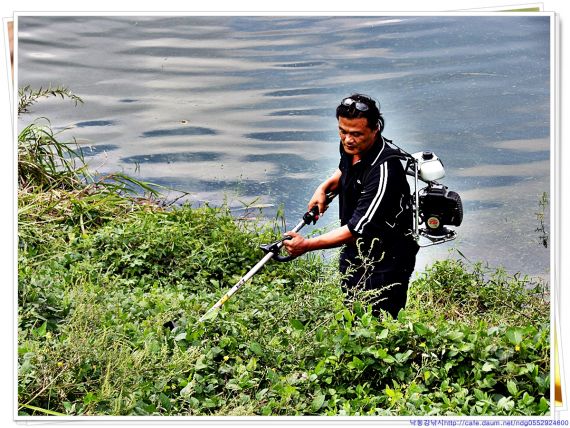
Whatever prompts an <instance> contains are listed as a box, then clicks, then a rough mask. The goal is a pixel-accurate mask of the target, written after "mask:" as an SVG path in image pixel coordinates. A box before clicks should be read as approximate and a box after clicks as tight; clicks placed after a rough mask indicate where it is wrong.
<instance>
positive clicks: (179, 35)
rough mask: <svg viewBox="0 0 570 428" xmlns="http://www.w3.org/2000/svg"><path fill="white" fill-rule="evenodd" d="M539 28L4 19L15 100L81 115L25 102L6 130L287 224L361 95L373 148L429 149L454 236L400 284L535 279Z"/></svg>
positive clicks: (540, 249) (329, 164)
mask: <svg viewBox="0 0 570 428" xmlns="http://www.w3.org/2000/svg"><path fill="white" fill-rule="evenodd" d="M549 25H550V22H549V18H548V17H540V16H505V15H502V16H500V17H499V16H495V17H493V16H483V17H453V16H446V17H436V16H388V17H382V16H364V17H342V16H321V17H307V16H304V17H302V16H282V17H261V16H257V17H246V16H244V17H221V16H219V17H190V16H172V17H167V16H160V17H150V16H145V17H140V16H138V17H130V16H114V17H104V16H77V17H71V16H70V17H53V16H52V17H41V16H29V17H20V18H19V21H18V26H19V32H18V42H19V46H18V48H19V51H18V73H19V74H18V76H19V80H18V83H19V86H20V87H22V86H24V85H28V84H29V85H32V86H33V87H36V88H37V87H40V86H43V87H46V86H48V85H49V84H51V85H52V86H56V85H64V86H66V87H68V88H70V89H71V90H72V91H73V92H74V93H76V94H77V95H79V96H81V97H82V98H83V99H84V101H85V103H84V104H83V105H80V106H78V107H74V106H73V104H72V103H71V102H70V101H63V102H62V101H61V100H47V101H43V102H41V103H40V104H38V105H36V106H34V107H33V109H32V111H31V113H29V114H25V115H22V116H21V119H20V125H21V126H22V125H25V124H27V123H29V121H30V120H32V119H34V118H36V117H39V116H46V117H48V118H49V119H50V121H51V123H52V125H53V126H54V127H55V128H56V129H57V130H61V131H62V134H61V138H62V139H64V140H65V139H71V138H72V137H75V138H76V139H77V141H78V142H79V143H80V144H81V146H82V147H83V148H84V151H85V154H86V156H87V160H88V161H89V165H90V166H91V168H92V169H93V170H96V171H98V172H100V173H106V172H116V171H121V172H125V173H127V174H130V175H133V176H135V177H136V178H139V179H143V180H148V181H152V182H154V183H158V184H161V185H164V186H168V187H171V188H174V189H178V190H181V191H186V192H190V194H189V196H188V197H187V198H186V199H188V200H190V201H193V202H195V203H202V202H203V201H211V202H212V203H214V204H218V203H222V202H223V201H224V200H226V201H227V202H229V203H230V204H231V205H232V206H234V207H240V206H242V204H243V203H252V202H255V203H258V204H271V205H273V206H274V208H273V209H271V208H270V209H267V210H266V212H267V213H268V215H272V214H273V213H274V212H275V209H276V208H275V207H277V206H279V205H281V204H282V205H283V208H284V211H285V214H286V216H287V222H288V224H289V226H292V225H294V224H296V223H297V221H298V220H299V218H300V216H301V215H302V213H303V212H304V211H305V209H306V203H307V201H308V199H309V198H310V196H311V195H312V193H313V190H314V188H315V187H316V186H317V185H318V184H319V183H320V182H322V181H323V180H324V179H325V178H327V177H328V176H329V175H330V174H331V173H332V172H333V171H334V170H335V169H336V167H337V165H338V136H337V132H336V119H335V117H334V111H335V108H336V105H337V104H338V102H339V100H340V99H341V98H342V97H344V96H346V95H348V94H350V93H352V92H364V93H367V94H370V95H372V96H375V97H376V98H378V99H379V101H380V104H381V107H382V111H383V114H384V117H385V120H386V128H385V131H384V135H385V136H386V137H388V138H390V139H393V140H394V141H395V142H396V143H397V144H399V145H400V146H402V147H403V148H404V149H406V150H407V151H409V152H416V151H420V150H432V151H434V152H435V153H436V154H437V155H438V156H439V157H440V158H441V159H442V160H443V162H444V164H445V166H446V173H447V176H446V178H445V179H443V180H441V181H442V182H443V183H444V184H446V185H447V186H449V187H450V189H452V190H455V191H457V192H459V194H460V195H461V197H462V199H463V203H464V210H465V215H464V223H463V225H462V226H461V227H460V228H459V229H458V232H459V238H458V239H457V240H456V241H454V242H453V243H448V244H444V245H441V246H438V247H430V248H428V249H424V250H422V251H421V252H420V255H419V258H418V263H417V270H418V271H421V270H422V269H423V267H424V266H425V265H426V264H429V263H431V262H432V261H433V260H435V259H437V258H441V257H445V256H447V254H448V252H449V251H450V249H453V248H456V249H459V250H460V251H461V253H463V254H464V255H465V256H466V257H468V258H469V259H470V260H473V261H478V260H484V261H486V262H488V263H489V264H490V265H491V266H503V267H505V268H506V269H507V270H508V271H510V272H522V273H525V274H531V275H543V276H545V275H547V274H548V272H549V249H547V248H544V246H542V245H541V241H540V233H539V232H537V231H536V229H537V228H538V227H540V223H539V221H538V220H537V216H536V213H537V212H540V211H541V210H540V209H539V200H540V198H541V196H542V194H543V192H549V189H550V167H549V162H550V160H549V159H550V150H549V139H550V128H549V123H550V107H549V106H550V91H549V78H550V56H549V49H550V47H549V42H550V34H549ZM173 195H174V194H173ZM336 210H337V205H336V202H335V203H333V205H332V206H331V209H330V210H329V211H328V212H327V214H326V215H325V217H324V218H323V219H322V220H321V222H320V223H321V224H320V226H324V225H327V224H328V225H332V224H334V223H335V221H336ZM546 217H547V219H546V223H547V224H546V227H547V228H548V212H546ZM307 229H308V228H307Z"/></svg>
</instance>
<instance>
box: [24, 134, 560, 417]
mask: <svg viewBox="0 0 570 428" xmlns="http://www.w3.org/2000/svg"><path fill="white" fill-rule="evenodd" d="M38 126H39V125H37V124H34V125H31V129H28V128H26V129H25V130H24V131H22V133H21V134H20V139H19V144H20V146H23V145H26V144H28V145H30V146H33V143H34V141H36V142H37V143H38V145H39V146H41V147H43V149H42V150H41V151H32V152H33V153H39V154H36V155H35V156H36V160H35V161H30V160H29V159H31V158H33V157H32V156H28V155H27V154H26V153H28V151H24V150H23V149H22V150H23V151H22V152H20V150H19V155H20V154H22V155H21V156H20V157H19V165H18V167H19V174H20V177H19V189H18V190H19V198H18V203H19V213H18V223H19V227H18V238H19V253H18V411H19V414H20V415H41V416H46V415H400V416H401V415H459V414H461V415H544V414H547V413H548V412H549V402H548V397H549V388H550V376H549V350H550V345H549V319H550V316H549V305H548V299H547V297H546V296H545V295H544V293H545V289H544V288H545V287H544V285H543V284H541V283H540V282H539V281H535V280H533V279H532V278H527V277H524V276H520V275H514V276H511V275H507V274H506V273H505V272H503V271H501V270H493V269H488V268H486V267H484V266H483V265H482V264H475V265H470V264H468V263H467V262H465V261H463V260H461V259H457V260H455V259H449V260H444V261H441V262H438V263H436V264H434V265H433V266H432V267H431V268H430V269H428V270H427V271H426V272H425V273H424V274H422V275H420V276H419V277H417V278H416V279H415V281H414V283H413V284H412V287H411V290H410V302H409V305H408V308H407V310H406V311H405V312H404V311H402V312H401V313H400V316H399V317H398V319H397V320H392V319H391V318H382V319H378V318H376V317H374V316H372V315H371V313H370V309H369V308H368V307H366V305H364V304H362V303H360V302H358V301H357V302H355V303H354V304H353V305H352V306H351V307H349V308H348V307H345V305H344V302H343V301H344V296H343V294H342V292H341V290H340V287H339V286H338V283H339V278H338V274H337V270H336V266H335V265H334V264H331V263H327V262H325V261H324V260H323V259H322V258H320V257H319V256H318V255H311V256H308V257H303V258H300V259H297V260H295V261H293V262H291V263H284V264H279V263H272V262H270V263H269V264H268V265H267V266H266V267H265V268H263V269H262V271H261V272H260V273H258V274H257V275H256V276H255V277H254V278H253V280H252V282H251V283H249V284H247V285H246V286H244V287H243V288H242V290H241V291H240V292H239V293H238V294H237V295H236V296H234V298H232V299H231V300H230V301H229V302H227V303H226V305H225V306H224V308H223V310H222V311H221V312H220V314H219V315H218V317H217V318H215V319H214V320H211V321H207V322H205V323H203V324H201V323H198V322H197V320H198V318H200V316H201V315H202V314H203V313H204V312H205V311H206V310H207V309H208V308H209V307H210V306H211V305H212V304H213V303H214V302H215V301H216V300H217V299H218V298H219V297H221V295H222V294H223V293H224V292H225V291H226V290H227V289H228V288H229V287H231V286H232V285H233V284H234V283H235V282H236V281H237V280H238V279H239V278H240V277H241V276H242V275H243V274H244V273H245V272H246V271H247V270H248V269H249V268H250V267H251V266H253V264H255V263H256V262H257V261H258V260H259V258H261V256H262V254H261V252H260V250H258V249H257V246H258V244H260V243H264V242H268V241H270V240H273V239H274V238H275V237H276V236H277V235H278V234H279V232H278V230H277V226H276V224H277V221H276V222H275V224H270V225H258V224H254V223H253V222H251V221H240V220H239V219H236V218H234V217H232V215H231V214H230V212H229V211H228V210H227V209H226V208H212V207H208V206H204V207H200V208H192V207H190V206H183V207H178V208H164V207H161V206H160V205H159V204H157V203H156V202H155V201H154V199H155V198H156V195H154V196H153V195H152V194H151V195H149V196H148V197H133V196H129V190H130V189H131V187H132V186H133V185H138V184H137V183H136V182H134V181H128V180H127V179H126V178H122V177H119V179H118V180H117V179H112V178H111V179H110V178H109V177H107V178H106V179H105V180H99V181H95V180H93V179H92V178H90V176H88V175H87V174H86V171H85V170H84V168H83V164H82V162H81V158H80V157H74V158H73V159H74V160H75V161H76V162H79V163H78V166H76V165H75V164H73V163H68V161H69V162H71V158H70V152H65V149H63V150H64V151H60V150H58V148H57V147H60V148H61V147H62V146H61V145H60V146H58V145H59V144H60V143H57V141H56V139H55V138H54V137H53V135H52V133H51V131H50V130H49V126H46V125H43V126H42V127H41V128H38ZM30 136H35V137H30ZM44 137H45V139H44ZM34 139H35V140H34ZM38 140H41V141H38ZM53 145H55V147H54V146H53ZM66 147H68V148H70V147H73V146H72V145H67V146H66ZM70 150H71V149H70ZM77 152H78V151H77V150H75V149H74V153H76V154H80V153H77ZM64 160H65V162H64ZM25 163H33V164H34V165H28V164H26V165H25ZM51 165H56V167H53V168H52V167H51ZM42 173H45V175H42ZM140 186H143V189H146V190H152V188H150V187H148V185H146V184H145V183H140ZM138 190H140V187H139V188H138Z"/></svg>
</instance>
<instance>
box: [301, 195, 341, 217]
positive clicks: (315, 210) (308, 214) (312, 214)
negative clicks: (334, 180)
mask: <svg viewBox="0 0 570 428" xmlns="http://www.w3.org/2000/svg"><path fill="white" fill-rule="evenodd" d="M335 196H336V194H335V193H332V192H329V193H327V198H326V200H325V204H327V205H329V204H330V203H331V202H332V200H333V199H334V198H335ZM318 219H319V206H318V205H314V206H313V208H311V209H310V210H309V211H307V212H306V213H305V215H303V221H304V222H305V224H311V223H313V224H315V223H316V222H317V220H318Z"/></svg>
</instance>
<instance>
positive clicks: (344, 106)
mask: <svg viewBox="0 0 570 428" xmlns="http://www.w3.org/2000/svg"><path fill="white" fill-rule="evenodd" d="M336 117H337V119H338V132H339V136H340V142H341V144H342V146H343V148H344V151H345V153H346V154H348V155H352V156H353V157H354V160H355V161H356V160H358V159H361V158H362V156H363V155H364V154H365V153H366V152H367V151H368V150H370V148H371V147H372V146H373V145H374V142H375V141H376V139H377V138H378V136H379V134H380V132H382V128H383V126H384V125H383V121H382V116H381V114H380V109H379V107H378V104H377V103H376V101H374V100H373V99H371V98H370V97H367V96H366V95H360V94H355V95H351V96H350V97H347V98H344V99H343V100H342V101H341V103H340V105H339V106H338V107H337V109H336Z"/></svg>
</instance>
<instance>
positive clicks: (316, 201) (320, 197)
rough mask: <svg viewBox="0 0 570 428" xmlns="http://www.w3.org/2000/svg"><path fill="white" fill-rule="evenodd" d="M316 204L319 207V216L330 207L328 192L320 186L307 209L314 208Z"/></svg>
mask: <svg viewBox="0 0 570 428" xmlns="http://www.w3.org/2000/svg"><path fill="white" fill-rule="evenodd" d="M315 205H317V206H318V207H319V216H321V215H323V213H324V212H325V211H326V210H327V208H328V205H327V194H326V193H325V191H324V190H322V189H321V188H320V187H319V188H318V189H317V190H315V193H314V194H313V197H312V198H311V200H310V201H309V204H308V205H307V209H308V210H309V211H310V210H312V209H313V207H314V206H315Z"/></svg>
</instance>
